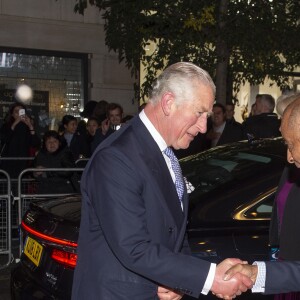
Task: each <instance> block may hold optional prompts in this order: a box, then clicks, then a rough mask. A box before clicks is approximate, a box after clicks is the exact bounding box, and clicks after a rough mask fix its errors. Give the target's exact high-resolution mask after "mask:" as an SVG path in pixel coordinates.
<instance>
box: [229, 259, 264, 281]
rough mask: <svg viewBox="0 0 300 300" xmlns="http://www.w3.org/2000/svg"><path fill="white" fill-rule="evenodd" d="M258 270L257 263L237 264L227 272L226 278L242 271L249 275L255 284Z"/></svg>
mask: <svg viewBox="0 0 300 300" xmlns="http://www.w3.org/2000/svg"><path fill="white" fill-rule="evenodd" d="M257 271H258V270H257V266H256V265H247V264H237V265H235V266H233V267H231V268H230V269H229V270H227V271H226V272H225V276H224V280H226V281H227V280H230V279H231V278H232V277H233V276H234V275H235V274H237V273H241V274H244V275H246V276H248V277H249V278H250V279H251V280H252V282H253V284H255V281H256V277H257Z"/></svg>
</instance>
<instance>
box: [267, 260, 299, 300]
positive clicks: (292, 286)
mask: <svg viewBox="0 0 300 300" xmlns="http://www.w3.org/2000/svg"><path fill="white" fill-rule="evenodd" d="M266 270H267V276H266V287H265V293H266V294H279V293H288V292H299V291H300V261H283V262H266Z"/></svg>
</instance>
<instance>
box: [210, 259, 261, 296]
mask: <svg viewBox="0 0 300 300" xmlns="http://www.w3.org/2000/svg"><path fill="white" fill-rule="evenodd" d="M257 271H258V269H257V266H256V265H248V264H247V262H245V261H241V260H239V259H237V258H228V259H225V260H223V261H222V262H221V263H220V264H218V265H217V267H216V273H215V277H214V280H213V284H212V287H211V289H210V290H211V292H212V293H213V294H214V295H215V296H217V297H218V298H223V299H233V298H235V297H236V296H238V295H241V294H242V292H246V291H247V290H248V289H250V288H252V287H253V285H254V284H255V281H256V277H257Z"/></svg>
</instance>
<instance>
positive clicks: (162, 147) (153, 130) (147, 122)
mask: <svg viewBox="0 0 300 300" xmlns="http://www.w3.org/2000/svg"><path fill="white" fill-rule="evenodd" d="M139 117H140V119H141V121H142V122H143V123H144V125H145V126H146V128H147V129H148V131H149V132H150V134H151V135H152V137H153V139H154V141H155V142H156V144H157V145H158V147H159V149H160V151H161V152H163V151H164V150H165V149H166V148H167V147H168V145H167V143H166V142H165V140H164V139H163V137H162V136H161V135H160V133H159V132H158V131H157V130H156V128H155V127H154V125H153V124H152V123H151V121H150V120H149V118H148V117H147V115H146V114H145V112H144V110H142V111H141V112H140V114H139Z"/></svg>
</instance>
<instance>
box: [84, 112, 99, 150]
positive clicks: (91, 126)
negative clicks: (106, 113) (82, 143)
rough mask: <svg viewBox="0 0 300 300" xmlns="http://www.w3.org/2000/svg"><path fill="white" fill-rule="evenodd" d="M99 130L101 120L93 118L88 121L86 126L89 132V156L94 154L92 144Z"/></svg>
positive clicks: (87, 136)
mask: <svg viewBox="0 0 300 300" xmlns="http://www.w3.org/2000/svg"><path fill="white" fill-rule="evenodd" d="M98 128H99V119H97V118H95V117H91V118H89V119H88V121H87V124H86V131H87V135H86V138H87V144H88V147H89V152H90V154H89V156H91V154H92V150H91V144H92V142H93V140H94V137H95V134H96V131H97V129H98Z"/></svg>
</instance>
